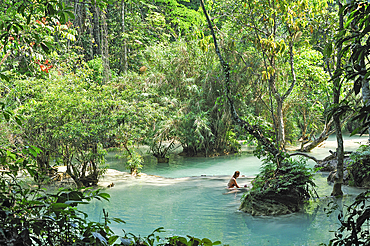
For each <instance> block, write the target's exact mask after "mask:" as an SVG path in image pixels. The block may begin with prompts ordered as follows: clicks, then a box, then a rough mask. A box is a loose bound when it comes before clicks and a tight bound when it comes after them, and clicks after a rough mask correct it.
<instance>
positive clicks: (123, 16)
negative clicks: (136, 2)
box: [121, 0, 128, 73]
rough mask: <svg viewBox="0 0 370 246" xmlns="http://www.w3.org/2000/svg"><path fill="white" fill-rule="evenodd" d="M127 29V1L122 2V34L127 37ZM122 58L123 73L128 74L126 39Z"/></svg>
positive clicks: (124, 39)
mask: <svg viewBox="0 0 370 246" xmlns="http://www.w3.org/2000/svg"><path fill="white" fill-rule="evenodd" d="M125 31H126V27H125V0H122V34H123V35H125ZM122 53H123V54H122V57H121V67H122V68H123V72H124V73H126V72H127V68H128V64H127V42H126V38H125V37H124V38H123V47H122Z"/></svg>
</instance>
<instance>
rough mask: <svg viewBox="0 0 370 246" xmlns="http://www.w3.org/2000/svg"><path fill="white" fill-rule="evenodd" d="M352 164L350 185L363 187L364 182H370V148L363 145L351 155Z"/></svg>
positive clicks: (350, 166)
mask: <svg viewBox="0 0 370 246" xmlns="http://www.w3.org/2000/svg"><path fill="white" fill-rule="evenodd" d="M350 158H351V162H350V163H349V164H348V167H347V170H348V178H349V181H348V182H349V184H350V185H353V186H359V187H362V186H363V182H364V181H365V182H367V181H369V180H370V146H369V145H362V146H360V148H359V149H358V150H357V151H356V152H353V153H352V154H351V155H350Z"/></svg>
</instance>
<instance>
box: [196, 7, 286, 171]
mask: <svg viewBox="0 0 370 246" xmlns="http://www.w3.org/2000/svg"><path fill="white" fill-rule="evenodd" d="M200 3H201V7H202V9H203V13H204V15H205V17H206V19H207V23H208V27H209V29H210V31H211V34H212V37H213V43H214V46H215V52H216V54H217V56H218V58H219V60H220V63H221V66H222V69H223V72H224V75H225V96H226V98H227V101H228V103H229V107H230V111H231V116H232V118H233V120H234V122H235V123H236V124H238V125H239V126H240V127H241V128H243V129H244V130H245V131H246V132H248V133H249V134H251V135H252V136H253V137H255V138H256V139H257V141H259V142H260V144H261V145H263V146H264V147H265V149H266V151H267V152H269V153H271V154H272V155H273V156H275V158H276V161H277V164H278V165H279V163H280V161H281V160H282V159H283V157H282V153H281V152H280V150H279V149H278V148H276V146H275V145H274V144H273V143H272V142H271V141H270V140H269V139H267V138H266V137H265V136H264V135H263V133H262V131H261V129H260V128H259V126H258V125H254V126H252V125H250V124H249V123H248V122H246V121H244V120H242V119H241V118H240V117H239V115H238V113H237V112H236V110H235V106H234V102H233V100H232V99H231V97H230V67H229V64H228V63H227V62H226V61H225V60H224V59H223V58H222V55H221V52H220V49H219V47H218V44H217V39H216V35H215V33H214V29H213V26H212V23H211V20H210V18H209V16H208V14H207V11H206V8H205V6H204V2H203V0H200Z"/></svg>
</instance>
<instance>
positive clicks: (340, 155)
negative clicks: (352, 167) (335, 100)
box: [331, 114, 344, 196]
mask: <svg viewBox="0 0 370 246" xmlns="http://www.w3.org/2000/svg"><path fill="white" fill-rule="evenodd" d="M339 117H340V116H339V115H337V114H334V115H333V119H334V125H335V133H336V137H337V144H338V148H337V161H338V162H337V172H336V174H335V178H334V186H333V191H332V193H331V195H332V196H342V195H343V192H342V184H343V159H344V146H343V136H342V128H341V124H340V118H339Z"/></svg>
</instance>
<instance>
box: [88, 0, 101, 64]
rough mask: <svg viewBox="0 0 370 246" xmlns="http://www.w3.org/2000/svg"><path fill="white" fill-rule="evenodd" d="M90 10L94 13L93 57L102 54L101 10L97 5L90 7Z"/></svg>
mask: <svg viewBox="0 0 370 246" xmlns="http://www.w3.org/2000/svg"><path fill="white" fill-rule="evenodd" d="M90 11H91V13H92V15H93V16H92V22H93V30H92V31H93V33H92V34H93V38H94V43H93V58H94V57H95V55H100V54H101V51H100V45H101V39H100V24H99V11H98V7H97V6H96V5H92V6H91V8H90Z"/></svg>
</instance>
